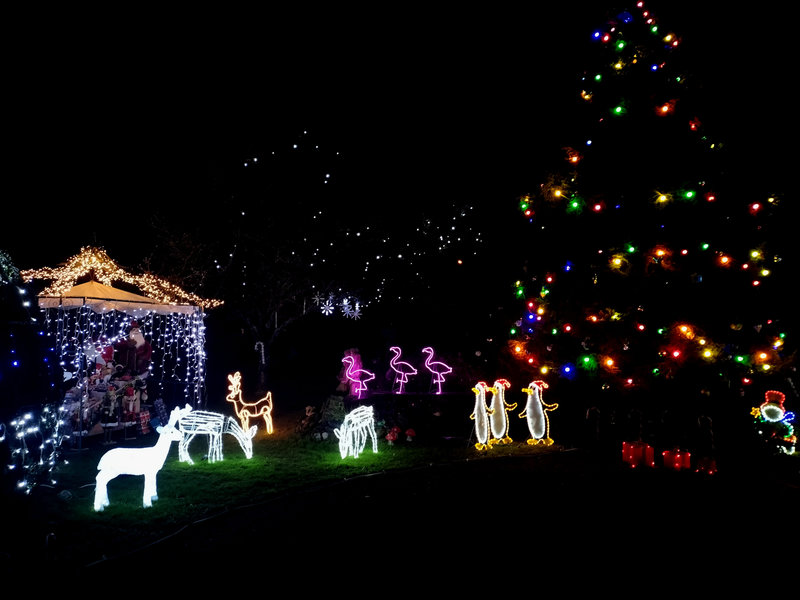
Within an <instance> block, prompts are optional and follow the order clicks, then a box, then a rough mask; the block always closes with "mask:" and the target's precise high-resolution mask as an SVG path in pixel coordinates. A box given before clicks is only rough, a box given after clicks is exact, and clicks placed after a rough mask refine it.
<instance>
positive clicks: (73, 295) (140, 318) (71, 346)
mask: <svg viewBox="0 0 800 600" xmlns="http://www.w3.org/2000/svg"><path fill="white" fill-rule="evenodd" d="M21 275H22V277H23V279H24V280H25V281H27V282H29V281H31V280H33V279H45V280H50V281H51V284H50V285H49V286H48V287H47V288H46V289H45V290H43V291H42V292H41V293H40V294H39V295H38V300H39V307H40V308H41V309H42V310H43V311H44V313H45V330H46V332H47V335H48V336H49V337H51V338H53V339H54V346H55V347H56V348H57V352H58V354H59V357H60V361H61V366H62V367H63V369H64V371H65V378H67V376H68V375H66V374H71V376H73V377H76V378H78V380H79V382H80V383H79V388H80V389H83V390H84V392H83V393H86V390H87V389H88V387H89V385H90V383H91V381H90V380H91V378H92V376H93V375H94V374H95V365H96V364H97V363H96V362H95V359H96V358H97V357H99V356H101V354H102V350H103V348H105V349H108V348H114V347H115V346H116V345H117V344H119V343H121V342H124V341H125V340H127V339H128V337H129V335H130V334H131V332H132V330H133V329H137V330H138V331H139V332H140V333H141V334H142V335H143V337H144V338H145V339H146V341H147V344H150V345H151V346H152V359H151V360H150V361H149V364H148V367H147V371H146V372H142V373H138V374H136V375H137V377H140V378H142V379H145V378H146V379H147V380H148V384H152V383H155V384H157V389H154V390H153V391H154V392H155V394H156V395H157V396H158V397H161V396H162V395H168V393H169V392H171V391H174V389H173V388H174V386H181V387H182V388H183V389H182V390H181V391H180V395H181V396H182V398H179V399H178V398H172V400H173V401H174V402H176V403H178V404H181V405H182V404H183V403H185V402H191V403H192V404H194V405H199V404H201V403H202V402H203V401H204V399H203V397H202V395H203V393H204V389H205V348H204V346H205V324H204V322H203V320H204V318H205V313H204V309H205V308H209V307H215V306H219V305H221V304H222V302H221V301H219V300H208V299H204V298H200V297H199V296H197V295H195V294H191V293H189V292H186V291H184V290H182V289H181V288H180V287H178V286H176V285H174V284H171V283H169V282H168V281H166V280H164V279H161V278H158V277H156V276H154V275H151V274H144V275H133V274H131V273H129V272H127V271H126V270H124V269H122V268H120V267H119V266H118V265H117V264H116V263H115V262H114V261H113V260H111V258H110V257H109V256H108V254H106V252H105V251H104V250H102V249H98V248H92V247H88V248H82V249H81V252H80V254H78V255H76V256H73V257H72V258H70V259H69V260H68V261H67V262H65V263H64V264H63V265H61V266H59V267H57V268H50V267H46V268H43V269H38V270H26V271H22V272H21ZM86 279H88V281H85V280H86ZM115 283H117V284H119V283H122V284H124V285H125V286H126V287H128V288H130V289H135V290H137V291H138V292H139V293H136V292H133V291H127V290H124V289H121V288H120V287H115V285H114V284H115ZM98 360H100V359H98ZM165 399H166V398H165Z"/></svg>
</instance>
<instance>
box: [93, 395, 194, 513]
mask: <svg viewBox="0 0 800 600" xmlns="http://www.w3.org/2000/svg"><path fill="white" fill-rule="evenodd" d="M191 411H192V407H191V405H189V404H187V405H186V407H185V408H178V407H175V408H174V409H173V410H172V413H170V417H169V421H168V422H167V424H166V425H164V426H159V427H158V428H157V429H156V431H158V434H159V435H158V441H157V442H156V443H155V445H154V446H150V447H147V448H114V449H113V450H109V451H108V452H106V453H105V454H103V456H101V457H100V461H99V462H98V463H97V471H98V472H97V477H96V482H97V484H96V486H95V492H94V509H95V511H98V512H99V511H102V510H103V509H105V507H106V506H108V505H109V500H108V482H109V481H111V480H112V479H114V478H115V477H117V476H118V475H144V493H143V495H142V506H143V507H144V508H148V507H150V506H152V505H153V501H154V500H158V491H157V489H156V476H157V475H158V472H159V471H160V470H161V467H163V466H164V461H165V460H166V459H167V454H168V453H169V449H170V446H171V445H172V442H177V441H180V440H181V438H182V437H183V434H182V433H181V432H180V431H179V430H178V429H177V428H176V427H175V425H176V424H177V423H178V421H179V420H180V419H181V418H182V417H184V416H185V415H187V414H189V413H191Z"/></svg>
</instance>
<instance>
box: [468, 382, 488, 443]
mask: <svg viewBox="0 0 800 600" xmlns="http://www.w3.org/2000/svg"><path fill="white" fill-rule="evenodd" d="M487 389H489V386H488V385H487V384H486V382H484V381H479V382H478V383H476V384H475V387H474V388H472V391H473V392H475V407H474V408H473V409H472V414H471V415H470V416H469V418H470V419H471V420H473V421H475V436H476V437H477V438H478V441H477V442H476V443H475V447H476V448H477V449H478V450H487V449H489V448H490V447H491V446H489V444H488V441H489V416H490V415H491V414H492V410H491V409H490V408H489V407H488V406H486V390H487Z"/></svg>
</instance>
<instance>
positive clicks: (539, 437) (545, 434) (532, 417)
mask: <svg viewBox="0 0 800 600" xmlns="http://www.w3.org/2000/svg"><path fill="white" fill-rule="evenodd" d="M548 387H549V386H548V385H547V383H545V382H544V381H532V382H531V383H530V385H528V387H526V388H522V391H523V392H525V393H526V394H527V400H526V402H525V409H524V410H523V411H522V412H521V413H520V414H519V418H520V419H527V421H528V431H530V434H531V437H530V439H528V442H527V443H528V444H529V445H531V446H534V445H536V444H543V445H545V446H551V445H552V444H553V440H552V438H551V437H550V417H548V415H547V413H548V412H551V411H554V410H555V409H557V408H558V404H547V403H545V402H544V400H542V391H543V390H545V389H547V388H548Z"/></svg>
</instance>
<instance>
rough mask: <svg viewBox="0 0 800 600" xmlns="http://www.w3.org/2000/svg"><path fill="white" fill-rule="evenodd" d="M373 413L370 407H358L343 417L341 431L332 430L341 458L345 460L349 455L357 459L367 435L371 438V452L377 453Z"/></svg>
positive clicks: (364, 444) (365, 442)
mask: <svg viewBox="0 0 800 600" xmlns="http://www.w3.org/2000/svg"><path fill="white" fill-rule="evenodd" d="M373 412H374V411H373V410H372V407H371V406H359V407H358V408H356V409H354V410H353V411H351V412H349V413H347V414H346V415H345V416H344V422H342V426H341V429H334V430H333V433H334V434H336V437H337V438H338V439H339V453H340V454H341V455H342V458H347V456H348V455H350V454H352V455H353V458H358V455H359V454H360V453H361V452H362V451H363V450H364V446H366V444H367V436H368V435H369V437H371V438H372V451H373V452H377V451H378V436H377V435H376V434H375V418H374V416H373Z"/></svg>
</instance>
